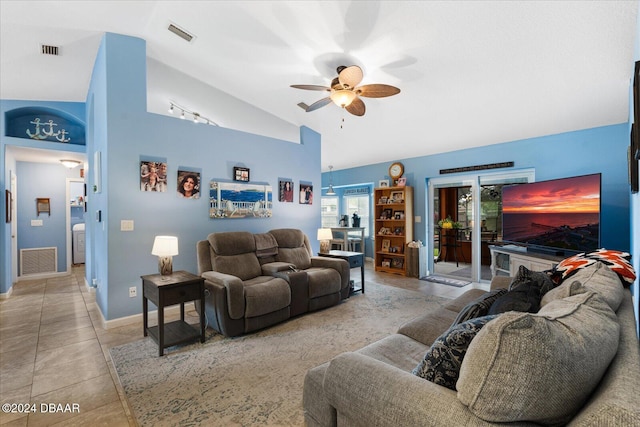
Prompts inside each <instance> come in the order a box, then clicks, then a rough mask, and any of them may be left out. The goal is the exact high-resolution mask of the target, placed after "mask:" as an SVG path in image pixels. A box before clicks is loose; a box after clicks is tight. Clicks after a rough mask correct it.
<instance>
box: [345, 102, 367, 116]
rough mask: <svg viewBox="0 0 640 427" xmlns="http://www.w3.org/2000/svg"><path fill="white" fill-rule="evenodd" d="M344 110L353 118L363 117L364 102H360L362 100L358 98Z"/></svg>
mask: <svg viewBox="0 0 640 427" xmlns="http://www.w3.org/2000/svg"><path fill="white" fill-rule="evenodd" d="M345 109H346V110H347V111H348V112H350V113H351V114H353V115H354V116H364V112H365V110H366V108H365V106H364V102H362V99H360V98H356V99H354V100H353V102H351V104H349V105H347V106H346V107H345Z"/></svg>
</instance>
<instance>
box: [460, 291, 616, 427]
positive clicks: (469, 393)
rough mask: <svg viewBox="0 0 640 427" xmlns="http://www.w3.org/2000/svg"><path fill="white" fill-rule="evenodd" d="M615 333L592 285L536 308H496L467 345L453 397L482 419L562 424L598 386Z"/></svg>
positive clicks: (613, 319)
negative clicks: (506, 310)
mask: <svg viewBox="0 0 640 427" xmlns="http://www.w3.org/2000/svg"><path fill="white" fill-rule="evenodd" d="M619 335H620V326H619V324H618V322H617V318H616V315H615V313H614V312H613V310H611V308H610V307H609V305H608V304H607V303H606V302H605V301H604V300H603V299H602V298H601V297H600V296H599V295H598V294H597V293H595V292H593V291H586V290H585V292H583V293H580V294H577V295H573V296H569V297H567V298H564V299H561V300H555V301H552V302H550V303H549V304H547V305H545V306H544V307H543V308H542V309H541V310H540V312H539V313H537V314H531V313H505V314H502V315H500V316H499V317H498V318H497V319H495V320H494V321H492V322H490V323H488V324H487V325H486V326H485V327H484V328H482V330H481V331H480V332H479V333H478V335H477V336H476V337H475V339H474V340H473V341H472V342H471V344H470V345H469V348H468V350H467V354H466V356H465V359H464V361H463V363H462V367H461V369H460V377H459V379H458V384H457V388H458V399H459V400H460V401H461V402H462V403H463V404H465V405H467V407H468V408H469V410H470V411H472V412H473V413H474V414H475V415H476V416H478V417H479V418H482V419H483V420H485V421H491V422H515V421H532V422H538V423H542V424H561V423H566V422H567V421H568V420H569V419H570V418H571V417H572V416H573V415H574V414H575V413H576V412H577V411H578V410H579V409H580V408H581V407H582V406H583V405H584V403H585V402H586V400H587V399H588V397H589V395H590V394H591V392H592V391H593V390H594V389H595V387H596V386H597V385H598V382H599V381H600V379H601V378H602V376H603V375H604V373H605V371H606V370H607V367H608V366H609V363H610V362H611V360H612V359H613V357H614V356H615V354H616V352H617V348H618V341H619Z"/></svg>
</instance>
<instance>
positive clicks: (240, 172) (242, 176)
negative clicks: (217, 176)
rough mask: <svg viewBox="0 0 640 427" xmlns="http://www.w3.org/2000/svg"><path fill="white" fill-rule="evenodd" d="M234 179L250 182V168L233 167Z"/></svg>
mask: <svg viewBox="0 0 640 427" xmlns="http://www.w3.org/2000/svg"><path fill="white" fill-rule="evenodd" d="M233 180H234V181H242V182H249V168H241V167H240V166H234V167H233Z"/></svg>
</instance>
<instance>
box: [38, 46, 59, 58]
mask: <svg viewBox="0 0 640 427" xmlns="http://www.w3.org/2000/svg"><path fill="white" fill-rule="evenodd" d="M40 49H41V53H42V54H43V55H53V56H58V55H60V48H59V47H58V46H51V45H48V44H43V45H40Z"/></svg>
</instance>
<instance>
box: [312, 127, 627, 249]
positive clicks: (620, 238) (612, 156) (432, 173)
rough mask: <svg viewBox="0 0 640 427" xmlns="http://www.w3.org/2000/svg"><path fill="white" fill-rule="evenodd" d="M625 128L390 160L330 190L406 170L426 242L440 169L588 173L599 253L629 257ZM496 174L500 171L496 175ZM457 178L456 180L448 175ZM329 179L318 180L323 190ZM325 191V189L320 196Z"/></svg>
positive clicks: (344, 175)
mask: <svg viewBox="0 0 640 427" xmlns="http://www.w3.org/2000/svg"><path fill="white" fill-rule="evenodd" d="M628 129H629V128H628V125H627V123H623V124H620V125H614V126H605V127H599V128H594V129H587V130H581V131H576V132H568V133H563V134H558V135H550V136H543V137H539V138H531V139H526V140H522V141H514V142H508V143H501V144H495V145H489V146H486V147H478V148H472V149H467V150H461V151H452V152H448V153H442V154H437V155H431V156H424V157H414V158H410V159H390V160H389V162H387V163H379V164H375V165H368V166H362V167H358V168H353V169H345V170H339V171H333V184H334V186H343V185H354V184H361V183H375V185H376V186H377V182H378V180H380V179H389V177H388V168H389V165H390V164H391V162H392V161H394V160H400V161H402V163H403V164H404V169H405V176H406V177H407V185H411V186H414V212H415V215H416V216H420V217H421V218H422V222H420V223H416V224H415V232H414V233H415V235H414V238H415V239H416V240H422V241H423V242H424V241H425V239H426V229H425V219H426V218H427V213H426V179H429V178H435V177H439V176H442V175H440V173H439V171H440V169H447V168H456V167H462V166H472V165H481V164H489V163H498V162H507V161H513V162H514V164H515V165H514V168H508V169H504V170H513V169H525V168H535V171H536V181H544V180H548V179H554V178H562V177H569V176H576V175H585V174H591V173H598V172H599V173H602V192H603V194H602V230H601V235H602V239H601V243H602V246H603V247H606V248H610V249H619V250H623V251H628V250H629V248H630V232H629V230H630V229H629V223H630V216H629V215H630V214H629V185H628V181H627V180H628V178H627V147H628V145H629V133H628ZM495 171H499V170H495ZM447 176H448V177H452V178H453V177H455V176H456V175H447ZM328 185H329V174H328V173H324V174H323V176H322V186H323V188H325V187H328ZM324 191H326V189H325V190H324Z"/></svg>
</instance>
